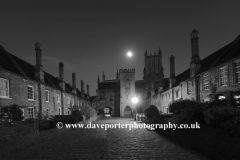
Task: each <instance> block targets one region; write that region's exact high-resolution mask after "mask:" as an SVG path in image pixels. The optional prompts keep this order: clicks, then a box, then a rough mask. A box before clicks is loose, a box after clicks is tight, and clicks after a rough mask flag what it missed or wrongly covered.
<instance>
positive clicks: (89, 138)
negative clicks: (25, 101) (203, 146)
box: [6, 117, 207, 160]
mask: <svg viewBox="0 0 240 160" xmlns="http://www.w3.org/2000/svg"><path fill="white" fill-rule="evenodd" d="M133 122H134V121H133V120H132V119H129V118H128V119H127V118H112V117H109V118H104V119H103V120H100V121H97V122H94V123H95V124H100V123H101V124H104V123H124V124H128V123H133ZM6 159H29V160H34V159H37V160H38V159H49V160H50V159H57V160H61V159H64V160H65V159H66V160H67V159H70V160H77V159H84V160H85V159H161V160H162V159H163V160H174V159H182V160H188V159H189V160H200V159H202V160H204V159H207V158H205V157H204V156H202V155H200V154H197V153H194V152H193V151H189V150H186V149H184V148H182V147H180V146H178V145H176V144H174V143H172V142H170V141H169V140H167V139H166V138H164V137H162V136H160V135H158V134H157V133H155V132H154V131H148V130H146V129H132V130H129V129H108V130H104V129H77V130H70V131H69V132H67V133H65V134H63V135H60V136H57V137H54V138H52V139H49V140H48V141H44V142H42V143H40V144H35V145H34V146H32V147H30V148H28V149H26V150H23V151H20V152H18V153H13V154H12V155H11V156H9V157H6Z"/></svg>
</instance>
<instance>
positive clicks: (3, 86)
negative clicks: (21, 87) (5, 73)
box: [0, 78, 9, 98]
mask: <svg viewBox="0 0 240 160" xmlns="http://www.w3.org/2000/svg"><path fill="white" fill-rule="evenodd" d="M0 97H3V98H9V80H7V79H3V78H0Z"/></svg>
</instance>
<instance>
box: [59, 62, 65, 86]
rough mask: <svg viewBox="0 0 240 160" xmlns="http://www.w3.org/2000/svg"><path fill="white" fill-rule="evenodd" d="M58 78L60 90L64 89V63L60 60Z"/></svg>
mask: <svg viewBox="0 0 240 160" xmlns="http://www.w3.org/2000/svg"><path fill="white" fill-rule="evenodd" d="M59 80H60V84H59V85H60V87H61V88H62V90H65V82H64V64H63V63H62V62H60V63H59Z"/></svg>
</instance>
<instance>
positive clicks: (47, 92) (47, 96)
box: [45, 90, 49, 102]
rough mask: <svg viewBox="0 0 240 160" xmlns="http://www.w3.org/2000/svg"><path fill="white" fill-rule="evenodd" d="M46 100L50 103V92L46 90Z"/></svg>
mask: <svg viewBox="0 0 240 160" xmlns="http://www.w3.org/2000/svg"><path fill="white" fill-rule="evenodd" d="M45 100H46V102H49V91H48V90H45Z"/></svg>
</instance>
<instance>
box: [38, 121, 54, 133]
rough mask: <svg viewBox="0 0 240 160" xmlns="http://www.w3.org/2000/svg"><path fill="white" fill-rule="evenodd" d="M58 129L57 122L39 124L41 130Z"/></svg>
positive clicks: (41, 122)
mask: <svg viewBox="0 0 240 160" xmlns="http://www.w3.org/2000/svg"><path fill="white" fill-rule="evenodd" d="M55 127H56V122H55V121H53V120H42V121H40V122H39V130H40V131H42V130H47V129H52V128H55Z"/></svg>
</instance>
